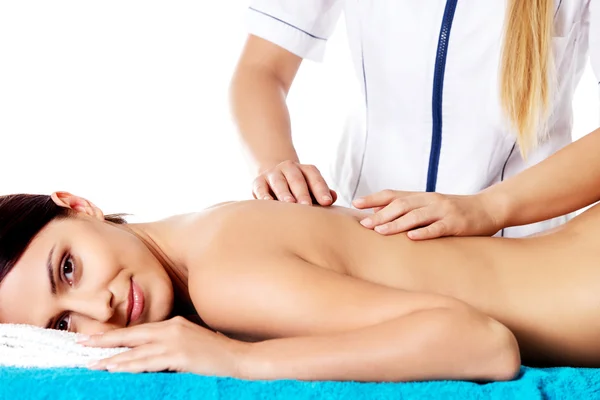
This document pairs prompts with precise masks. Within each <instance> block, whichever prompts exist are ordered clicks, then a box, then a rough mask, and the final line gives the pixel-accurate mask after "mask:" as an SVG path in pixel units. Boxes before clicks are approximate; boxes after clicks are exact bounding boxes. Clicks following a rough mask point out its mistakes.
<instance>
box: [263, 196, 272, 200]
mask: <svg viewBox="0 0 600 400" xmlns="http://www.w3.org/2000/svg"><path fill="white" fill-rule="evenodd" d="M262 199H263V200H271V196H263V198H262Z"/></svg>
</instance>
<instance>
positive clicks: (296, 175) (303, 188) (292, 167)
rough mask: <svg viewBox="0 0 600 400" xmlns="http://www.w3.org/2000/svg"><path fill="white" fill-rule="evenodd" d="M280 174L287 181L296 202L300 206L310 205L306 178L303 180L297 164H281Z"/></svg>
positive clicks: (310, 200)
mask: <svg viewBox="0 0 600 400" xmlns="http://www.w3.org/2000/svg"><path fill="white" fill-rule="evenodd" d="M281 172H282V173H283V176H284V177H285V179H286V180H287V184H288V186H289V188H290V191H291V192H292V194H293V195H294V197H295V198H296V201H297V202H298V203H300V204H305V205H311V204H312V199H311V198H310V192H309V191H308V185H307V184H306V178H304V174H303V173H302V171H301V170H300V168H299V167H298V164H296V163H294V162H291V161H290V162H286V163H281Z"/></svg>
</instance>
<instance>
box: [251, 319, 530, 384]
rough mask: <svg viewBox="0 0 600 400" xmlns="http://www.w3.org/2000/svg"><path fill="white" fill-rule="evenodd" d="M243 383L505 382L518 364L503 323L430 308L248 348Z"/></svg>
mask: <svg viewBox="0 0 600 400" xmlns="http://www.w3.org/2000/svg"><path fill="white" fill-rule="evenodd" d="M240 365H241V367H240V370H241V377H242V378H246V379H260V380H263V379H288V378H289V379H300V380H355V381H410V380H436V379H466V380H507V379H512V378H513V377H514V375H515V374H516V373H517V372H518V370H519V367H520V358H519V352H518V346H517V344H516V340H515V338H514V336H513V335H512V333H511V332H510V331H509V330H508V329H506V328H505V327H504V326H503V325H501V324H499V323H498V322H495V321H493V320H491V319H489V318H487V317H485V316H483V315H482V314H479V313H476V312H473V311H465V310H452V309H444V308H438V309H431V310H426V311H419V312H415V313H413V314H410V315H408V316H405V317H402V318H398V319H395V320H391V321H388V322H383V323H380V324H378V325H374V326H370V327H367V328H363V329H358V330H354V331H350V332H345V333H339V334H334V335H326V336H314V337H313V336H311V337H298V338H284V339H273V340H267V341H264V342H259V343H254V344H251V345H249V347H248V350H247V352H246V355H245V357H243V361H242V362H241V363H240Z"/></svg>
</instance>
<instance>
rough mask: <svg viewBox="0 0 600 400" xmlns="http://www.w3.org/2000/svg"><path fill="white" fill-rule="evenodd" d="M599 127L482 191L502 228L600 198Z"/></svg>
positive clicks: (583, 205) (558, 212) (544, 216)
mask: <svg viewBox="0 0 600 400" xmlns="http://www.w3.org/2000/svg"><path fill="white" fill-rule="evenodd" d="M599 153H600V129H598V130H596V131H594V132H592V133H590V134H589V135H586V136H584V137H583V138H581V139H579V140H577V141H576V142H574V143H573V144H571V145H569V146H567V147H565V148H564V149H562V150H560V151H558V152H557V153H556V154H554V155H552V156H551V157H549V158H548V159H547V160H545V161H542V162H541V163H539V164H537V165H535V166H533V167H531V168H529V169H527V170H525V171H523V172H522V173H520V174H518V175H516V176H514V177H512V178H510V179H508V180H506V181H504V182H502V183H499V184H497V185H494V186H491V187H490V188H488V189H486V190H485V191H483V192H482V194H483V195H484V196H486V198H487V199H488V202H489V204H491V205H492V208H493V210H492V212H494V213H496V214H497V216H498V219H499V221H498V222H499V224H500V225H502V226H503V227H507V226H517V225H525V224H529V223H533V222H538V221H543V220H546V219H549V218H553V217H556V216H560V215H564V214H567V213H570V212H573V211H576V210H578V209H580V208H582V207H585V206H588V205H590V204H592V203H594V202H596V201H598V200H600V156H599Z"/></svg>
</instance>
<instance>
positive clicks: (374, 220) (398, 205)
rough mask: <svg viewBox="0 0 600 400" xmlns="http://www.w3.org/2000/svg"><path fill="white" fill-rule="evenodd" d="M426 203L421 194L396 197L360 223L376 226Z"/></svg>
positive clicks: (367, 226)
mask: <svg viewBox="0 0 600 400" xmlns="http://www.w3.org/2000/svg"><path fill="white" fill-rule="evenodd" d="M424 205H425V202H424V199H423V197H421V196H408V197H404V198H399V199H395V200H392V201H391V202H390V203H389V204H388V205H386V206H385V207H383V208H382V209H380V210H379V211H377V212H375V213H374V214H373V215H371V216H369V217H367V218H365V219H363V220H362V221H360V223H361V224H362V225H363V226H364V227H366V228H375V227H376V226H380V225H383V224H385V223H388V222H391V221H393V220H395V219H396V218H398V217H402V216H403V215H404V214H406V213H408V212H409V211H412V210H415V209H419V208H420V207H423V206H424ZM409 221H410V219H409ZM412 227H414V226H411V228H412Z"/></svg>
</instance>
